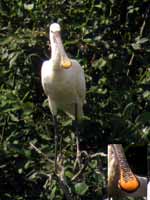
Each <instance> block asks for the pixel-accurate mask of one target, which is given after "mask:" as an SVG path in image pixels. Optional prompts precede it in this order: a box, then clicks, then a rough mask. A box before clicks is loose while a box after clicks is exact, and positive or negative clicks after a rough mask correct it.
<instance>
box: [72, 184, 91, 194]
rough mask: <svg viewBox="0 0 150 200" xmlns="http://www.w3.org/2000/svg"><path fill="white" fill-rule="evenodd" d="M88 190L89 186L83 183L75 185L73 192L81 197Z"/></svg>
mask: <svg viewBox="0 0 150 200" xmlns="http://www.w3.org/2000/svg"><path fill="white" fill-rule="evenodd" d="M88 189H89V186H88V185H87V184H86V183H85V182H80V183H77V184H76V185H75V192H76V193H77V194H79V195H81V196H83V195H84V194H85V193H86V192H87V191H88Z"/></svg>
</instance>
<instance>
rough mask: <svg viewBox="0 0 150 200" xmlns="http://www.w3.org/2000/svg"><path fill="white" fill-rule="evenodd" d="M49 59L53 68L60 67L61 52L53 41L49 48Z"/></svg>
mask: <svg viewBox="0 0 150 200" xmlns="http://www.w3.org/2000/svg"><path fill="white" fill-rule="evenodd" d="M51 60H52V63H53V65H52V67H53V69H60V65H61V52H60V50H59V48H58V47H57V45H56V44H55V43H53V44H52V48H51Z"/></svg>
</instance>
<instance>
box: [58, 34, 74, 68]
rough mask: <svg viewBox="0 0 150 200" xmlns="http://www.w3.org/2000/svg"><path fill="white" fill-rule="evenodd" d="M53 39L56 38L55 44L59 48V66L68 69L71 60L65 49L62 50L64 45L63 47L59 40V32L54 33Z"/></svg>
mask: <svg viewBox="0 0 150 200" xmlns="http://www.w3.org/2000/svg"><path fill="white" fill-rule="evenodd" d="M55 39H56V42H57V45H58V48H59V50H60V54H61V55H60V56H61V61H60V62H61V66H62V68H64V69H69V68H70V67H71V66H72V62H71V60H70V59H69V58H68V56H67V54H66V52H65V50H64V47H63V44H62V40H61V36H60V33H59V32H56V33H55Z"/></svg>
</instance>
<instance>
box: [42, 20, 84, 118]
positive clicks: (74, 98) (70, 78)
mask: <svg viewBox="0 0 150 200" xmlns="http://www.w3.org/2000/svg"><path fill="white" fill-rule="evenodd" d="M60 30H61V29H60V26H59V24H57V23H54V24H52V25H51V26H50V43H51V59H50V60H47V61H45V62H44V63H43V65H42V70H41V78H42V86H43V89H44V92H45V94H46V95H47V97H48V102H49V107H50V110H51V112H52V114H53V116H55V115H56V114H57V111H58V110H59V109H61V110H63V111H64V112H66V113H67V114H69V115H70V116H71V117H72V118H74V117H75V105H76V106H77V115H78V118H80V117H82V115H83V108H82V107H83V103H84V100H85V90H86V89H85V77H84V72H83V69H82V68H81V66H80V64H79V63H78V62H77V61H76V60H72V59H69V58H68V56H67V54H66V53H65V50H64V47H63V44H62V41H61V36H60Z"/></svg>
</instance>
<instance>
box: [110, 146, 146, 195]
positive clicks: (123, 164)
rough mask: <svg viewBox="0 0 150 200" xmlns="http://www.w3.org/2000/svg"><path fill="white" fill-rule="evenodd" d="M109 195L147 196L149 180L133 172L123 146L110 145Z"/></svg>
mask: <svg viewBox="0 0 150 200" xmlns="http://www.w3.org/2000/svg"><path fill="white" fill-rule="evenodd" d="M108 194H109V196H110V197H121V196H122V197H125V196H128V197H145V196H146V195H147V178H146V177H142V176H138V175H135V174H134V173H133V172H132V170H131V168H130V166H129V164H128V162H127V160H126V157H125V154H124V151H123V147H122V145H121V144H110V145H108Z"/></svg>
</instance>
